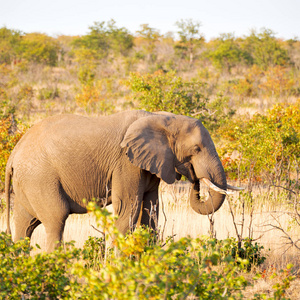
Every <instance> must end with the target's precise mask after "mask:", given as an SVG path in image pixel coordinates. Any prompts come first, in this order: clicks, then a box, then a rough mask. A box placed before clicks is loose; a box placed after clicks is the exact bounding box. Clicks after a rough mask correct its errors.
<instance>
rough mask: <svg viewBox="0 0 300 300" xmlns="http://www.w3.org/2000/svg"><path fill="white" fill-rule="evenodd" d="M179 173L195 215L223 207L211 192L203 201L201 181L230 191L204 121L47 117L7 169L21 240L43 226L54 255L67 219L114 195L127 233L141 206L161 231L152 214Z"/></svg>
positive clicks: (141, 115) (124, 115) (145, 219)
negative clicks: (188, 189)
mask: <svg viewBox="0 0 300 300" xmlns="http://www.w3.org/2000/svg"><path fill="white" fill-rule="evenodd" d="M179 174H180V175H184V176H186V177H187V178H188V179H189V181H190V182H192V184H193V189H192V192H191V196H190V201H191V206H192V208H193V209H194V210H195V211H196V212H198V213H200V214H210V213H212V212H213V211H216V210H218V209H219V208H220V206H221V205H222V203H223V201H224V198H225V195H223V194H219V193H217V192H215V191H212V190H210V198H209V199H208V200H207V201H206V202H200V200H199V179H201V178H208V179H209V180H210V181H211V182H212V183H214V184H215V185H216V186H218V187H220V188H222V189H225V190H226V188H227V183H226V177H225V173H224V170H223V167H222V164H221V162H220V159H219V157H218V155H217V152H216V149H215V146H214V144H213V142H212V140H211V137H210V135H209V133H208V131H207V130H206V129H205V128H204V126H203V125H202V124H201V122H200V121H199V120H196V119H193V118H189V117H186V116H180V115H174V114H171V113H164V112H162V113H149V112H145V111H127V112H121V113H118V114H115V115H111V116H107V117H99V118H89V117H84V116H76V115H58V116H54V117H50V118H47V119H45V120H44V121H42V122H40V123H38V124H36V125H35V126H33V127H32V128H31V129H30V130H28V132H27V133H26V134H25V135H24V136H23V137H22V139H21V140H20V141H19V143H18V144H17V146H16V147H15V149H14V150H13V152H12V154H11V156H10V158H9V160H8V163H7V167H6V198H7V203H9V201H10V200H9V199H10V192H9V190H10V181H11V177H12V179H13V189H14V193H15V203H14V222H15V236H14V240H18V239H20V238H24V237H30V236H31V235H32V232H33V230H34V229H35V228H36V227H37V226H38V225H39V224H40V223H43V224H44V226H45V229H46V234H47V247H48V251H52V250H53V249H54V248H55V245H56V241H61V240H62V235H63V230H64V226H65V221H66V219H67V217H68V216H69V215H70V214H72V213H78V214H82V213H86V212H87V210H86V204H85V203H83V201H82V200H83V199H87V200H91V199H93V198H94V199H98V200H99V202H100V203H101V201H100V200H101V199H103V198H105V197H106V195H107V190H109V191H111V194H110V195H109V197H108V200H107V202H108V203H107V204H112V205H113V209H114V213H115V214H117V215H118V220H117V221H116V226H117V228H118V229H119V230H120V231H121V232H122V233H126V232H127V231H128V230H130V221H131V222H132V225H133V228H134V227H135V225H136V223H137V220H138V217H139V214H140V210H141V207H142V218H141V223H142V224H146V225H149V222H150V226H151V227H154V226H155V225H154V223H153V222H151V220H149V214H148V212H147V210H149V209H150V208H151V204H152V205H157V209H156V214H158V186H159V182H160V180H164V181H165V182H166V183H169V184H171V183H173V182H174V181H175V179H176V178H177V179H178V178H180V176H179ZM8 207H9V205H8ZM8 215H9V210H8ZM8 228H9V218H8ZM8 230H9V231H10V229H8Z"/></svg>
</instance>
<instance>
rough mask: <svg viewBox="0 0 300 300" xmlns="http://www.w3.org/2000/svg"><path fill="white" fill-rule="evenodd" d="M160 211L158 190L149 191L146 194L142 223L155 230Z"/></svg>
mask: <svg viewBox="0 0 300 300" xmlns="http://www.w3.org/2000/svg"><path fill="white" fill-rule="evenodd" d="M158 213H159V203H158V190H154V191H151V192H147V193H145V195H144V200H143V211H142V219H141V225H146V226H149V227H150V228H152V229H153V230H156V229H157V223H158Z"/></svg>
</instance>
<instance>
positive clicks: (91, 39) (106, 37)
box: [73, 20, 133, 59]
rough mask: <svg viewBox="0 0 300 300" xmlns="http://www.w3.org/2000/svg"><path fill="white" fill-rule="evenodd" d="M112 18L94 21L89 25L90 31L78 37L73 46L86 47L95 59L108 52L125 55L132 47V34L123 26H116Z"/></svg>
mask: <svg viewBox="0 0 300 300" xmlns="http://www.w3.org/2000/svg"><path fill="white" fill-rule="evenodd" d="M115 24H116V22H115V21H114V20H110V21H108V22H107V24H105V22H94V25H93V26H90V27H89V29H90V32H89V33H88V34H87V35H84V36H82V37H80V38H78V39H75V40H74V42H73V45H74V46H75V48H80V49H88V50H90V52H91V54H93V55H94V56H95V57H94V58H95V59H102V58H105V57H107V56H108V54H109V53H110V52H112V53H114V54H115V55H118V54H122V55H126V54H127V52H128V51H129V50H130V49H131V48H132V47H133V36H132V35H131V34H130V33H129V32H128V30H127V29H126V28H124V27H122V28H118V27H117V26H116V25H115Z"/></svg>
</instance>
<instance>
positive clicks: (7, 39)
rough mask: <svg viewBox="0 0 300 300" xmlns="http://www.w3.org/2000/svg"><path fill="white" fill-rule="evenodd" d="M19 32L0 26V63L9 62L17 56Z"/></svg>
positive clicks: (19, 39) (19, 40)
mask: <svg viewBox="0 0 300 300" xmlns="http://www.w3.org/2000/svg"><path fill="white" fill-rule="evenodd" d="M21 34H22V33H21V32H20V31H18V30H12V29H8V28H6V27H2V28H0V64H3V63H6V64H10V63H11V62H12V61H13V60H14V59H15V58H16V57H17V54H18V48H19V46H20V42H21Z"/></svg>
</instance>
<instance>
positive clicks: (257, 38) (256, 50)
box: [244, 28, 289, 70]
mask: <svg viewBox="0 0 300 300" xmlns="http://www.w3.org/2000/svg"><path fill="white" fill-rule="evenodd" d="M244 47H245V49H247V51H248V52H249V53H250V55H251V56H252V58H253V63H254V64H256V65H258V66H259V67H261V68H262V69H264V70H266V69H267V68H268V67H269V66H272V67H274V66H275V65H280V66H284V65H286V64H287V63H288V61H289V57H288V53H287V50H286V49H284V48H283V47H282V46H281V45H280V43H279V41H278V40H277V39H276V38H275V33H274V32H273V31H272V30H270V29H266V28H263V29H262V30H261V32H260V33H256V31H255V30H252V32H251V34H250V35H249V36H248V37H246V38H245V42H244Z"/></svg>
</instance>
